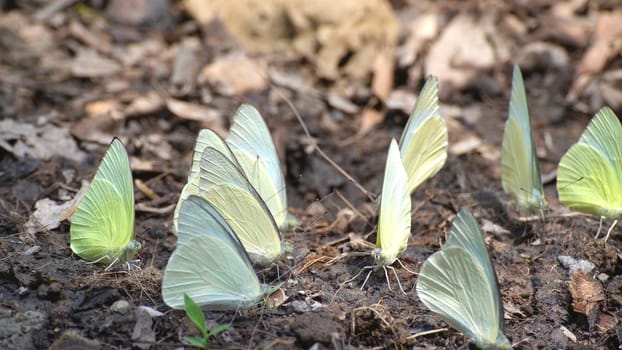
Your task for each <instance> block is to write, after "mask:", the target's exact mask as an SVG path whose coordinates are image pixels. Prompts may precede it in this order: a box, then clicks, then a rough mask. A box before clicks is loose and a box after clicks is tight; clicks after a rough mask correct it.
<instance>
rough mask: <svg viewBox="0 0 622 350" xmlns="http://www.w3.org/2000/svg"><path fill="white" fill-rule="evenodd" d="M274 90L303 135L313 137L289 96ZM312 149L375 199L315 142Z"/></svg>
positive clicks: (373, 198) (370, 196) (372, 197)
mask: <svg viewBox="0 0 622 350" xmlns="http://www.w3.org/2000/svg"><path fill="white" fill-rule="evenodd" d="M275 91H276V92H277V93H278V94H279V96H281V98H282V99H283V100H284V101H285V103H287V104H288V105H289V107H290V108H291V109H292V111H293V112H294V115H295V116H296V119H297V120H298V123H300V126H301V127H302V130H303V131H304V133H305V135H306V136H307V137H308V138H309V139H313V136H311V133H310V132H309V129H308V128H307V125H306V124H305V122H304V121H303V120H302V117H301V116H300V114H299V113H298V110H296V107H294V104H293V103H292V102H291V101H290V100H289V98H287V97H286V96H285V95H283V94H282V93H281V92H280V91H279V90H278V89H276V90H275ZM313 150H314V151H316V152H317V153H318V154H319V155H320V157H322V158H323V159H324V160H325V161H326V162H327V163H328V164H330V165H331V166H332V167H333V168H335V170H337V171H338V172H339V173H340V174H341V175H342V176H343V177H345V178H346V179H347V180H348V181H350V182H351V183H353V184H354V186H356V188H358V189H359V191H361V192H363V194H364V195H366V196H367V198H369V200H371V201H372V202H373V201H374V200H375V196H374V195H373V194H372V193H371V192H369V191H368V190H366V189H365V187H363V186H362V185H361V184H360V183H359V182H358V181H356V180H355V179H354V178H353V177H352V176H351V175H350V174H348V173H347V172H346V171H345V170H344V169H343V168H342V167H340V166H339V165H338V164H337V163H335V161H333V160H332V159H331V158H330V157H329V156H328V155H327V154H326V153H324V151H322V149H321V148H320V147H319V146H318V145H317V143H314V144H313Z"/></svg>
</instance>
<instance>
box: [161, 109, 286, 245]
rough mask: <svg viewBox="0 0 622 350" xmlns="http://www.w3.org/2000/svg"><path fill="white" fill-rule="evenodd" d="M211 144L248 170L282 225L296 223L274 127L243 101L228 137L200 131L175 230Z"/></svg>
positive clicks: (278, 222) (175, 222)
mask: <svg viewBox="0 0 622 350" xmlns="http://www.w3.org/2000/svg"><path fill="white" fill-rule="evenodd" d="M207 146H211V147H214V148H216V149H218V150H219V151H220V152H221V153H223V154H225V155H226V156H227V157H229V158H230V159H231V160H232V161H233V162H234V163H235V164H236V165H237V166H238V168H240V169H241V170H242V171H243V172H244V174H245V175H246V178H247V179H248V181H249V182H250V183H251V185H253V187H254V188H255V190H256V191H257V193H258V194H259V195H260V197H261V198H262V199H263V201H264V202H265V203H266V206H267V207H268V209H269V210H270V213H271V214H272V216H273V217H274V220H275V222H276V223H277V226H278V227H279V228H283V229H287V228H290V227H293V226H295V225H296V218H294V217H293V216H291V215H289V214H288V212H287V194H286V191H285V181H284V178H283V172H282V171H281V166H280V162H279V158H278V155H277V153H276V148H275V147H274V143H273V142H272V138H271V136H270V131H269V130H268V127H267V126H266V124H265V123H264V121H263V118H262V117H261V114H259V112H258V111H257V109H255V108H254V107H253V106H251V105H247V104H243V105H242V106H240V108H239V109H238V110H237V112H236V113H235V115H234V117H233V122H232V125H231V129H230V130H229V136H228V137H227V139H226V141H223V140H222V138H220V137H219V136H218V135H217V134H216V133H214V132H213V131H211V130H209V129H203V130H201V131H200V132H199V135H198V137H197V141H196V144H195V147H194V155H193V159H192V167H191V169H190V173H189V175H188V183H187V185H186V186H185V187H184V189H183V190H182V193H181V195H180V198H179V201H178V202H177V207H176V209H175V215H174V217H173V233H175V234H176V230H177V228H176V226H177V219H176V218H177V213H178V212H179V208H180V205H181V202H182V201H183V200H184V199H185V198H186V197H188V196H189V195H190V194H199V193H198V192H197V191H198V176H197V174H198V173H199V171H200V162H201V155H202V154H203V150H204V149H205V148H206V147H207ZM227 146H228V147H227Z"/></svg>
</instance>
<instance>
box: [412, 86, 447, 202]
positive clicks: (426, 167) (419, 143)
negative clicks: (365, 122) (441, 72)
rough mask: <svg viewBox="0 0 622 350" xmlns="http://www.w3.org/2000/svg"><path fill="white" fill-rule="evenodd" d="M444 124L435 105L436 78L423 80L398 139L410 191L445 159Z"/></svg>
mask: <svg viewBox="0 0 622 350" xmlns="http://www.w3.org/2000/svg"><path fill="white" fill-rule="evenodd" d="M447 147H448V136H447V126H446V125H445V121H444V120H443V118H442V117H441V113H440V109H439V105H438V80H437V79H436V77H434V76H430V77H428V78H427V79H426V81H425V84H424V85H423V88H422V89H421V93H420V94H419V98H418V99H417V102H416V103H415V107H414V108H413V111H412V113H411V114H410V118H408V122H407V123H406V127H405V128H404V131H403V133H402V137H401V138H400V153H401V155H402V161H403V163H404V168H405V169H406V173H407V174H408V191H409V193H412V192H413V191H414V190H415V189H417V187H419V185H421V184H422V183H423V182H424V181H426V180H427V179H429V178H430V177H432V176H434V175H435V174H436V173H438V172H439V170H441V168H442V167H443V165H444V164H445V161H446V160H447Z"/></svg>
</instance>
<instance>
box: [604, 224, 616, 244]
mask: <svg viewBox="0 0 622 350" xmlns="http://www.w3.org/2000/svg"><path fill="white" fill-rule="evenodd" d="M617 224H618V219H615V220H614V221H613V224H611V227H609V230H607V236H606V237H605V243H606V242H607V240H608V239H609V235H610V234H611V231H613V228H614V227H616V225H617Z"/></svg>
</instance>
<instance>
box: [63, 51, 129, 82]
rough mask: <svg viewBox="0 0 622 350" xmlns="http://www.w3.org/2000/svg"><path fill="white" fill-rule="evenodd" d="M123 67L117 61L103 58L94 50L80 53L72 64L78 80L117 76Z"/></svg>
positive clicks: (72, 70) (72, 69)
mask: <svg viewBox="0 0 622 350" xmlns="http://www.w3.org/2000/svg"><path fill="white" fill-rule="evenodd" d="M119 71H121V65H120V64H119V63H117V62H116V61H114V60H112V59H110V58H107V57H103V56H101V55H100V54H99V53H98V52H97V51H95V50H93V49H84V50H80V51H78V55H77V56H76V57H75V58H74V59H73V62H72V63H71V72H72V73H73V75H74V76H76V77H78V78H100V77H107V76H110V75H114V74H117V73H118V72H119Z"/></svg>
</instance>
